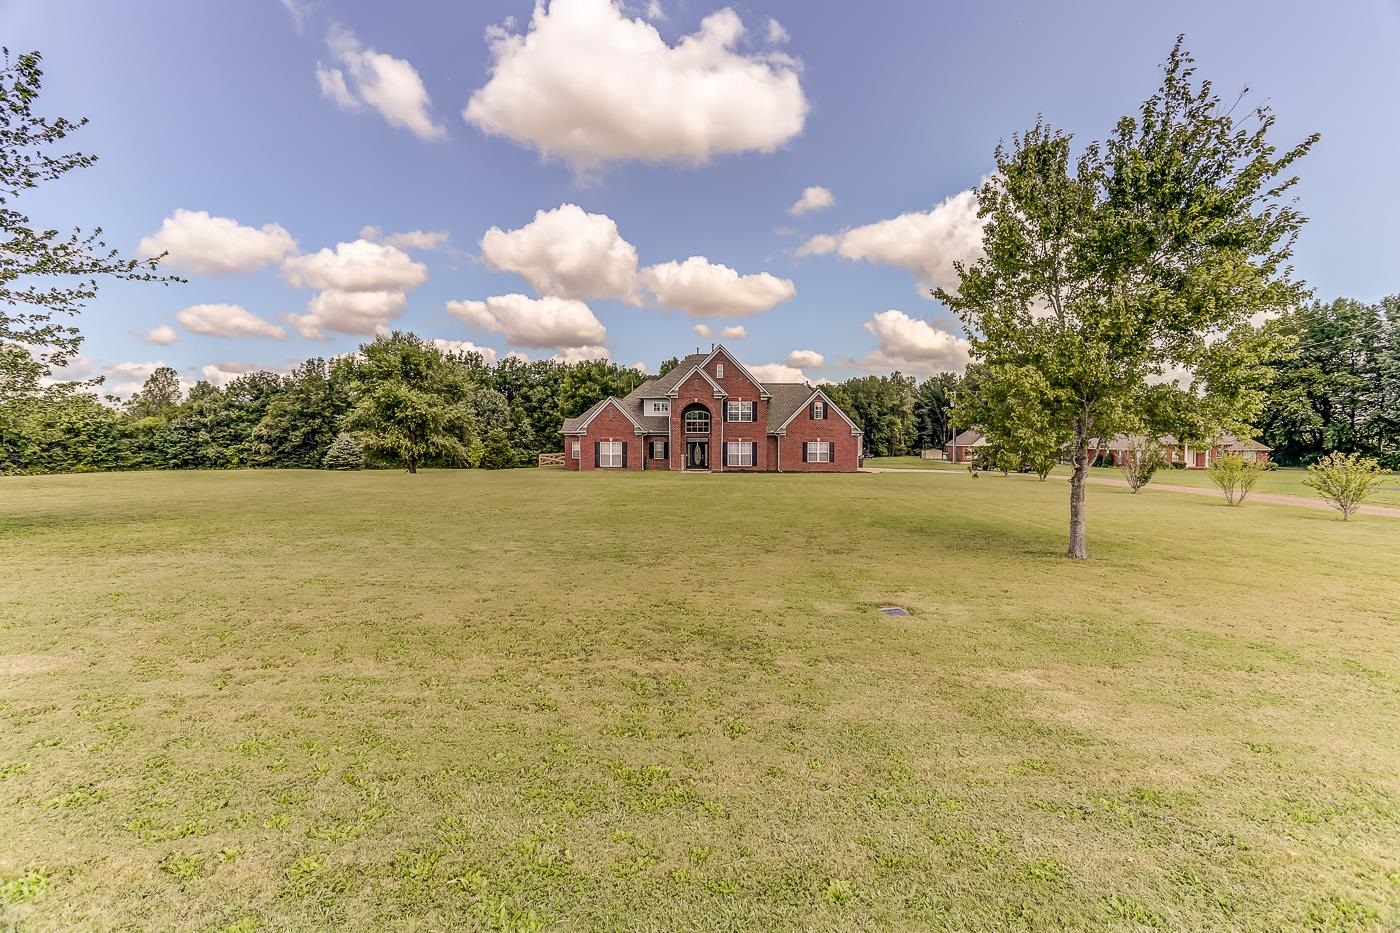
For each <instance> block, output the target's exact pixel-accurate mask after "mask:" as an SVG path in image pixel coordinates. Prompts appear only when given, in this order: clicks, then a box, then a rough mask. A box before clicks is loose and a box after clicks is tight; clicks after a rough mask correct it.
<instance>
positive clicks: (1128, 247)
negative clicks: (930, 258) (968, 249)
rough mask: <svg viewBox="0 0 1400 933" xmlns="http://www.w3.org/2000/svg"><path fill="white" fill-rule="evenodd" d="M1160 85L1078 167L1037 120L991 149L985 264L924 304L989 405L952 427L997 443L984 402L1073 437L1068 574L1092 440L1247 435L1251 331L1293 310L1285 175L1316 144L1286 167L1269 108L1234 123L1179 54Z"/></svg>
mask: <svg viewBox="0 0 1400 933" xmlns="http://www.w3.org/2000/svg"><path fill="white" fill-rule="evenodd" d="M1164 72H1165V73H1164V76H1163V80H1162V84H1161V87H1160V88H1159V89H1158V91H1157V92H1156V93H1155V94H1153V95H1152V96H1151V97H1149V98H1148V99H1147V100H1146V101H1145V102H1144V103H1143V105H1142V107H1141V108H1140V110H1139V112H1138V114H1137V115H1136V116H1126V117H1124V118H1123V119H1121V120H1120V121H1119V122H1118V125H1117V127H1116V128H1115V130H1114V132H1113V134H1112V135H1111V136H1110V137H1109V138H1108V140H1107V142H1105V143H1102V144H1100V143H1092V144H1090V145H1088V146H1086V147H1084V148H1083V150H1082V151H1080V153H1079V154H1078V156H1077V158H1076V157H1075V156H1074V153H1073V146H1072V140H1071V137H1070V136H1069V135H1068V134H1066V133H1064V132H1061V131H1058V130H1055V129H1053V128H1051V127H1049V126H1047V125H1046V124H1044V123H1043V122H1038V123H1037V124H1036V125H1035V126H1033V127H1032V128H1030V129H1029V130H1027V131H1026V132H1025V133H1023V134H1020V135H1018V136H1016V137H1014V139H1013V142H1012V145H1011V147H1010V148H1009V149H1008V148H1006V147H998V148H997V151H996V163H997V171H996V172H995V173H993V174H992V175H991V176H990V177H989V178H988V179H987V181H986V182H985V183H984V184H983V185H982V186H981V188H980V189H979V190H978V201H979V215H980V216H981V217H982V218H983V221H984V236H983V246H984V250H985V256H984V258H982V259H981V260H979V261H978V262H976V263H974V264H972V265H970V266H962V265H960V266H959V267H958V269H959V273H960V282H959V285H958V289H957V290H956V291H955V292H950V291H947V290H945V289H939V290H938V291H937V292H936V293H935V294H936V296H937V297H938V298H940V299H941V300H943V301H944V302H946V303H947V304H948V305H949V307H951V308H952V309H953V310H954V311H956V312H957V313H958V315H959V316H960V317H961V318H962V320H963V322H964V324H965V326H966V328H967V330H968V334H969V338H970V340H971V342H972V351H973V353H972V355H973V358H974V360H976V361H977V362H979V363H980V364H981V370H982V379H983V382H984V385H985V386H986V387H987V390H988V392H987V393H963V394H962V395H960V396H959V398H958V404H957V420H958V423H960V424H967V423H972V424H977V425H979V426H981V427H982V428H983V429H984V431H985V433H986V434H987V435H988V436H989V438H990V439H992V440H993V441H994V442H995V441H999V440H1000V438H1001V436H1002V435H1004V434H1006V433H1007V428H1008V423H1007V422H1006V421H1005V419H1004V418H1003V417H1002V416H1000V415H999V414H998V408H999V406H997V405H995V404H985V403H984V401H983V400H984V399H985V398H987V397H988V393H990V397H992V398H997V397H1009V396H1017V397H1018V398H1019V399H1020V400H1021V401H1022V402H1024V403H1026V404H1030V405H1033V406H1035V408H1036V409H1038V412H1037V418H1039V419H1043V421H1044V422H1045V423H1046V425H1047V426H1048V429H1049V430H1051V431H1053V432H1056V433H1060V434H1063V435H1064V436H1066V437H1067V438H1068V439H1069V445H1068V448H1067V449H1068V453H1069V454H1070V456H1071V457H1072V460H1073V463H1074V473H1073V477H1072V479H1071V484H1070V521H1069V548H1068V553H1069V555H1070V556H1071V557H1074V558H1085V557H1087V556H1088V546H1087V540H1086V518H1085V495H1086V485H1087V483H1086V481H1087V477H1088V467H1089V462H1090V459H1091V455H1092V446H1093V444H1094V443H1095V441H1096V439H1098V438H1107V437H1111V436H1113V435H1115V434H1117V433H1120V432H1130V433H1144V432H1146V433H1169V432H1170V433H1175V434H1177V435H1179V436H1182V437H1183V438H1186V439H1196V440H1197V441H1198V442H1199V440H1201V439H1204V438H1206V437H1208V436H1209V435H1210V434H1212V433H1214V432H1216V431H1219V430H1222V429H1233V430H1236V431H1240V432H1244V433H1248V430H1249V423H1250V421H1251V420H1252V419H1253V418H1254V417H1255V416H1256V415H1257V414H1258V412H1259V409H1260V408H1261V406H1262V404H1263V387H1264V384H1265V382H1266V380H1267V376H1268V370H1267V368H1266V367H1265V366H1264V362H1265V360H1266V359H1267V358H1268V356H1269V354H1271V353H1273V352H1276V350H1277V341H1276V340H1275V338H1274V332H1273V331H1272V330H1270V329H1262V330H1261V329H1258V328H1255V327H1253V326H1251V320H1253V319H1256V318H1257V316H1259V315H1261V314H1262V313H1264V312H1278V311H1282V310H1285V309H1287V308H1290V307H1294V306H1296V305H1297V304H1298V302H1299V301H1300V300H1301V298H1302V297H1303V296H1304V294H1305V289H1304V287H1303V286H1302V285H1301V284H1300V283H1298V282H1296V281H1294V280H1293V279H1292V278H1291V275H1290V272H1291V270H1290V268H1289V266H1288V259H1289V256H1290V254H1291V251H1292V247H1293V242H1294V239H1295V237H1296V235H1297V232H1298V230H1299V228H1300V227H1301V225H1302V223H1303V221H1304V218H1303V216H1302V215H1301V213H1300V212H1299V211H1298V209H1297V208H1296V206H1295V205H1294V204H1293V203H1292V202H1291V200H1290V199H1289V196H1288V191H1289V189H1290V188H1291V187H1292V186H1293V185H1294V184H1295V183H1296V181H1297V179H1296V177H1293V176H1291V175H1290V174H1289V171H1290V167H1291V166H1292V164H1293V163H1294V162H1295V160H1297V159H1298V158H1300V157H1301V156H1303V155H1304V154H1305V153H1306V152H1307V151H1308V149H1309V148H1310V147H1311V146H1312V145H1313V143H1314V142H1315V141H1316V139H1317V137H1316V136H1313V137H1310V138H1308V139H1306V140H1304V141H1303V142H1301V143H1300V144H1298V145H1294V146H1292V147H1289V148H1286V149H1284V150H1282V151H1280V150H1279V149H1278V148H1277V147H1276V146H1275V144H1274V143H1273V141H1272V140H1271V138H1270V137H1271V134H1272V131H1273V129H1274V121H1275V117H1274V115H1273V114H1272V113H1271V112H1270V110H1269V108H1268V107H1267V106H1263V105H1261V106H1259V107H1257V108H1255V109H1254V110H1253V111H1252V113H1251V114H1250V115H1249V116H1248V117H1245V118H1241V119H1237V118H1236V115H1235V107H1233V106H1230V105H1226V104H1224V103H1223V102H1222V101H1221V99H1220V97H1219V96H1218V95H1217V94H1216V93H1215V91H1214V89H1213V88H1212V86H1211V84H1210V82H1209V81H1198V80H1197V78H1196V74H1195V63H1194V60H1193V59H1192V57H1191V56H1190V55H1189V54H1188V53H1187V52H1186V51H1185V49H1184V48H1183V44H1182V40H1181V39H1178V41H1177V44H1176V46H1175V47H1174V48H1173V50H1172V53H1171V55H1170V56H1169V58H1168V59H1167V62H1166V65H1165V68H1164ZM1174 376H1175V377H1177V381H1171V379H1172V377H1174ZM994 388H995V391H993V389H994ZM1027 414H1028V413H1026V412H1018V413H1017V419H1018V422H1019V421H1021V420H1024V418H1025V417H1026V415H1027Z"/></svg>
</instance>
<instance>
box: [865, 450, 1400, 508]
mask: <svg viewBox="0 0 1400 933" xmlns="http://www.w3.org/2000/svg"><path fill="white" fill-rule="evenodd" d="M865 466H867V467H874V468H879V469H885V470H948V471H954V472H963V473H966V472H967V467H966V466H965V465H963V464H954V463H945V462H943V461H941V460H924V459H922V458H919V457H867V458H866V460H865ZM1070 472H1071V471H1070V468H1069V467H1067V466H1058V467H1056V468H1055V472H1054V473H1053V474H1052V475H1053V476H1054V477H1056V478H1058V479H1069V474H1070ZM1089 475H1090V476H1096V477H1101V478H1103V479H1110V480H1114V481H1115V482H1122V481H1123V474H1122V472H1121V471H1120V470H1118V469H1117V468H1115V467H1094V468H1091V469H1090V471H1089ZM1307 476H1308V471H1307V470H1305V469H1302V468H1301V467H1279V468H1278V469H1276V470H1269V471H1267V472H1266V473H1264V474H1263V475H1262V476H1260V477H1259V481H1258V483H1257V484H1256V485H1255V487H1254V492H1266V493H1272V494H1275V495H1281V496H1301V497H1303V498H1304V499H1318V498H1320V497H1319V496H1318V494H1317V493H1316V492H1315V491H1314V490H1313V489H1311V488H1310V487H1308V486H1304V485H1303V480H1304V479H1306V478H1307ZM1152 482H1153V483H1157V484H1159V485H1172V486H1197V487H1200V488H1202V489H1215V488H1216V487H1215V484H1214V483H1213V482H1212V481H1211V478H1210V473H1208V472H1207V471H1205V470H1176V469H1168V470H1162V471H1160V472H1159V473H1158V474H1157V475H1156V476H1154V477H1153V478H1152ZM1149 488H1151V484H1149ZM1366 504H1367V505H1383V506H1400V474H1395V473H1387V474H1385V475H1383V476H1382V477H1381V483H1380V486H1379V487H1378V488H1377V489H1376V492H1375V493H1374V494H1373V495H1372V496H1371V498H1369V499H1367V500H1366Z"/></svg>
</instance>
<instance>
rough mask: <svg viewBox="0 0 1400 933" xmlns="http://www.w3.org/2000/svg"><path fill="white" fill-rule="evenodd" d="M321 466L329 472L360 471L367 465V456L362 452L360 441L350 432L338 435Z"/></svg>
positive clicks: (342, 432)
mask: <svg viewBox="0 0 1400 933" xmlns="http://www.w3.org/2000/svg"><path fill="white" fill-rule="evenodd" d="M321 465H322V466H324V467H325V468H326V469H328V470H359V469H362V468H363V467H364V465H365V455H364V452H363V451H362V450H360V444H359V441H357V440H355V435H353V434H351V433H350V432H348V431H341V432H340V433H339V434H337V435H336V438H335V442H334V443H333V444H331V447H330V450H327V451H326V456H325V459H324V460H322V461H321Z"/></svg>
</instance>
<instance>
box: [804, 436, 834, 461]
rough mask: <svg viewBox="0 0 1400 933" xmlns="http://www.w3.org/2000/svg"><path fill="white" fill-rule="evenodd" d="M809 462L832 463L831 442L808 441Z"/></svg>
mask: <svg viewBox="0 0 1400 933" xmlns="http://www.w3.org/2000/svg"><path fill="white" fill-rule="evenodd" d="M807 462H808V463H830V462H831V441H808V442H807Z"/></svg>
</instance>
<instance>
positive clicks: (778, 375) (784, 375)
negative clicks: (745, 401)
mask: <svg viewBox="0 0 1400 933" xmlns="http://www.w3.org/2000/svg"><path fill="white" fill-rule="evenodd" d="M749 372H751V373H753V375H754V378H755V379H757V380H758V381H759V382H808V383H810V382H812V378H811V377H810V376H808V375H807V374H806V373H804V372H803V371H802V370H800V369H798V368H797V367H795V366H789V365H788V364H787V363H759V364H758V365H756V366H750V367H749Z"/></svg>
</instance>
